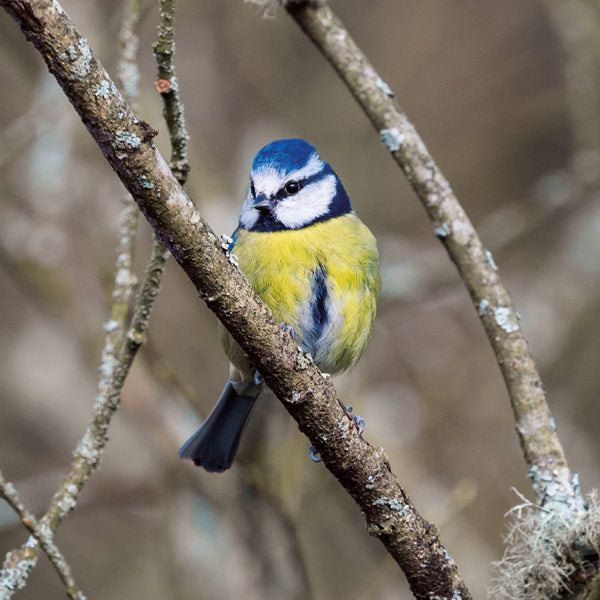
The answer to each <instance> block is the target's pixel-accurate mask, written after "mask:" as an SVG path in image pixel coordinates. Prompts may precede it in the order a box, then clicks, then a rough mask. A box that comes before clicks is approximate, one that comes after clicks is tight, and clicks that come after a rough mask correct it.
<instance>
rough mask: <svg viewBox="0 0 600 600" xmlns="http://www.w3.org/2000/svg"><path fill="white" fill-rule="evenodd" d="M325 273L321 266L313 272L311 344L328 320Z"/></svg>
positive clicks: (319, 334)
mask: <svg viewBox="0 0 600 600" xmlns="http://www.w3.org/2000/svg"><path fill="white" fill-rule="evenodd" d="M326 282H327V272H326V271H325V267H324V266H323V265H322V264H319V266H318V268H317V269H315V271H314V272H313V280H312V301H311V307H310V309H311V316H312V323H313V324H312V328H311V332H310V338H311V341H312V342H313V343H316V341H317V340H318V339H319V337H320V336H321V334H322V333H323V329H324V328H325V325H326V324H327V321H328V320H329V313H328V311H327V294H328V292H327V283H326Z"/></svg>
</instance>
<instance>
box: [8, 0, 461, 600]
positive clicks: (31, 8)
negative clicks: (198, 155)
mask: <svg viewBox="0 0 600 600" xmlns="http://www.w3.org/2000/svg"><path fill="white" fill-rule="evenodd" d="M0 6H2V7H3V8H5V10H7V12H8V13H9V14H10V15H11V16H13V18H14V19H15V20H16V21H17V23H18V24H19V26H20V28H21V30H22V31H23V33H24V34H25V36H26V38H27V39H28V40H29V41H31V42H32V43H33V44H34V46H35V47H36V48H37V49H38V51H39V52H40V53H41V55H42V57H43V58H44V60H45V61H46V63H47V65H48V68H49V70H50V72H51V73H52V74H53V75H54V76H55V77H56V79H57V81H58V82H59V84H60V85H61V87H62V88H63V90H64V92H65V94H66V95H67V97H68V98H69V100H70V101H71V103H72V104H73V106H74V108H75V109H76V110H77V112H78V113H79V115H80V117H81V119H82V121H83V122H84V124H85V126H86V127H87V129H88V131H89V132H90V134H91V135H92V136H93V137H94V139H95V140H96V142H97V143H98V145H99V146H100V149H101V150H102V152H103V154H104V156H105V158H106V159H107V160H108V162H109V164H110V165H111V166H112V168H113V169H114V170H115V172H116V173H117V174H118V176H119V177H120V178H121V180H122V182H123V184H124V185H125V186H126V188H127V189H128V190H129V191H130V192H131V194H132V195H133V196H134V198H135V200H136V202H137V203H138V205H139V207H140V209H141V210H142V212H143V213H144V215H145V216H146V218H147V219H148V221H149V222H150V224H151V225H152V227H153V228H154V230H155V232H156V233H157V235H158V237H159V238H160V239H161V240H162V241H163V242H164V243H165V244H166V245H167V247H168V248H169V250H170V251H171V253H172V254H173V256H174V257H175V259H176V260H177V262H178V263H179V264H180V265H181V267H182V268H183V269H184V270H185V272H186V273H187V275H188V276H189V278H190V279H191V281H192V282H193V284H194V285H195V287H196V289H197V291H198V293H199V294H200V296H201V298H202V299H203V300H204V301H205V302H206V303H207V305H208V306H209V308H210V309H211V310H212V311H213V312H214V313H215V314H216V315H217V316H218V317H219V319H221V321H222V322H223V323H224V324H225V326H226V327H227V328H228V330H229V331H230V332H231V334H232V335H233V337H234V338H235V339H236V341H237V342H238V343H239V344H240V345H241V346H242V348H243V349H244V350H245V351H246V352H247V353H248V355H249V356H250V358H251V360H252V362H253V364H254V365H255V366H256V368H257V369H258V370H259V371H260V372H261V374H262V375H263V377H264V379H265V381H266V383H267V384H268V385H269V387H270V388H271V389H272V390H273V391H274V392H275V394H276V395H277V397H278V398H279V399H280V400H281V401H282V403H283V404H284V406H285V408H286V409H287V410H288V412H289V413H290V414H291V415H292V416H293V417H294V419H295V420H296V421H297V422H298V425H299V427H300V429H301V431H303V432H304V433H305V434H306V435H307V436H308V437H309V438H310V440H311V442H312V443H313V445H314V446H315V448H316V449H317V451H318V452H319V453H320V455H321V456H322V458H323V460H324V463H325V465H326V466H327V468H328V469H329V470H330V471H331V472H332V473H333V474H334V475H335V476H336V477H337V478H338V480H339V481H340V483H341V484H342V485H343V486H344V487H345V488H346V490H347V491H348V492H349V493H350V494H351V495H352V497H353V498H354V499H355V501H356V502H357V503H358V504H359V506H360V508H361V509H362V511H363V513H364V515H365V518H366V520H367V524H368V527H369V531H370V532H371V533H372V534H373V535H376V536H377V537H378V538H379V539H380V540H381V541H382V543H383V544H384V545H385V547H386V549H387V550H388V552H390V554H391V555H392V556H393V557H394V559H395V560H396V561H397V562H398V564H399V565H400V566H401V567H402V569H403V570H404V572H405V573H406V576H407V578H408V580H409V583H410V585H411V589H412V590H413V593H414V594H415V596H416V597H417V598H423V599H425V598H432V597H437V598H448V599H450V598H453V597H454V598H457V597H461V598H463V599H465V600H466V599H468V598H470V597H471V596H470V594H469V592H468V590H467V589H466V587H465V585H464V583H463V582H462V580H461V578H460V576H459V574H458V571H457V568H456V565H455V563H454V561H453V560H452V559H451V558H450V556H449V555H448V553H447V551H446V550H445V548H444V547H443V546H442V545H441V543H440V542H439V539H438V532H437V530H436V528H435V527H433V526H431V525H430V524H429V523H427V522H426V521H425V520H423V519H422V517H421V516H420V515H419V514H418V512H417V511H416V509H415V507H414V506H413V504H412V502H411V501H410V499H409V498H408V496H407V495H406V493H405V492H404V490H403V489H402V488H401V487H400V485H399V484H398V481H397V480H396V477H395V476H394V474H393V473H392V472H391V470H390V467H389V463H388V462H387V459H386V457H385V453H384V451H383V450H382V449H381V448H376V447H373V446H371V445H370V444H369V443H368V442H367V441H366V440H364V439H363V438H362V437H361V436H360V435H359V434H358V430H357V428H356V426H355V424H354V422H353V421H352V419H351V418H350V416H349V414H348V413H347V411H346V410H345V409H344V407H343V405H342V404H341V403H340V402H339V401H338V400H337V397H336V395H335V391H334V389H333V386H332V385H331V382H330V381H328V380H327V379H326V378H324V377H323V376H322V375H321V373H320V372H319V370H318V369H317V368H316V367H315V365H314V364H313V363H312V361H311V360H310V356H309V355H306V354H304V353H303V352H302V351H301V350H300V349H299V348H298V347H297V346H296V345H295V344H294V343H293V342H292V340H291V338H290V336H289V335H288V334H287V333H285V332H284V331H283V330H282V329H281V328H280V326H279V324H278V322H277V321H276V320H275V319H274V317H273V315H272V314H271V312H270V310H269V309H268V308H267V307H266V306H265V305H264V303H262V302H261V301H260V299H259V298H258V296H257V295H256V294H255V293H254V292H253V291H252V289H251V288H250V286H249V285H248V282H247V281H246V279H245V277H244V276H243V274H242V273H241V272H240V271H239V270H238V269H237V268H236V267H235V266H233V265H232V264H230V262H229V259H228V257H227V256H225V254H224V252H223V249H222V247H221V244H220V241H219V239H218V238H217V237H216V236H215V234H214V233H213V232H212V231H211V229H210V228H209V226H208V225H207V224H206V222H205V221H204V220H203V219H202V217H201V216H200V214H199V213H198V212H197V211H196V210H195V209H194V206H193V204H192V202H191V200H190V199H189V198H188V196H187V194H186V193H185V192H184V190H183V189H182V188H181V186H180V185H179V183H178V182H177V181H176V179H175V178H174V177H173V175H172V174H171V172H170V170H169V168H168V166H167V164H166V162H165V160H164V159H163V157H162V156H161V154H160V153H159V152H158V150H157V148H156V146H155V145H154V143H153V142H152V138H153V136H154V135H155V132H154V130H153V129H152V128H151V127H150V126H149V125H148V124H147V123H144V122H143V121H140V120H139V119H138V118H137V117H136V116H135V114H134V113H133V111H132V110H131V108H130V107H129V106H128V105H127V103H126V102H125V100H124V99H123V97H122V96H121V94H120V93H119V91H118V90H117V89H116V87H115V86H114V84H113V83H112V81H111V79H110V77H109V76H108V74H107V73H106V71H105V70H104V68H103V67H102V66H101V65H100V63H99V62H98V61H97V60H96V59H95V58H94V56H93V55H92V52H91V50H90V48H89V45H88V43H87V41H86V40H85V39H84V38H83V37H82V36H81V34H80V33H79V32H78V31H77V30H76V28H75V27H74V25H73V24H72V23H71V21H70V20H69V18H68V17H67V15H66V14H65V13H64V11H63V10H62V8H61V7H60V5H59V4H58V2H57V0H30V1H26V0H18V1H17V0H0Z"/></svg>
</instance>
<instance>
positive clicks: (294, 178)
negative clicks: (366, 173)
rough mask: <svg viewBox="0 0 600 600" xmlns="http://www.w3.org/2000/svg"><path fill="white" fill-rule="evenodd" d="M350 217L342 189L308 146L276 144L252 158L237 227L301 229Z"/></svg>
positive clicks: (293, 142)
mask: <svg viewBox="0 0 600 600" xmlns="http://www.w3.org/2000/svg"><path fill="white" fill-rule="evenodd" d="M351 211H352V205H351V203H350V199H349V198H348V195H347V194H346V191H345V190H344V186H343V185H342V183H341V181H340V180H339V178H338V177H337V175H336V174H335V172H334V171H333V169H332V168H331V167H330V166H329V164H328V163H326V162H325V161H323V160H322V159H321V158H320V157H319V155H318V154H317V150H316V148H315V147H314V146H313V145H312V144H309V143H308V142H306V141H304V140H302V139H299V138H293V139H284V140H276V141H274V142H271V143H270V144H267V145H266V146H265V147H264V148H262V149H261V150H259V152H258V153H257V155H256V157H255V158H254V161H253V163H252V171H251V173H250V186H249V188H248V194H247V196H246V200H245V201H244V204H243V206H242V212H241V214H240V227H242V228H243V229H249V230H252V231H280V230H284V229H300V228H302V227H307V226H309V225H312V224H313V223H317V222H321V221H326V220H328V219H331V218H333V217H338V216H341V215H343V214H346V213H348V212H351Z"/></svg>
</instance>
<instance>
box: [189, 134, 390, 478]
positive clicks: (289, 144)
mask: <svg viewBox="0 0 600 600" xmlns="http://www.w3.org/2000/svg"><path fill="white" fill-rule="evenodd" d="M232 240H233V241H232V242H231V244H230V246H229V251H230V252H232V253H234V254H235V255H236V256H237V259H238V262H239V267H240V269H241V270H242V272H243V273H244V275H245V276H246V278H247V279H248V282H249V283H250V285H251V286H252V288H253V289H254V290H255V291H256V292H257V294H258V295H259V296H260V297H261V299H262V300H263V301H264V302H265V303H266V304H267V305H268V306H269V308H270V309H271V311H272V312H273V314H274V315H275V317H276V318H277V319H278V321H280V322H281V324H282V327H284V328H285V329H286V330H287V331H288V332H290V334H291V335H292V336H293V337H294V339H296V341H297V343H298V345H299V347H300V349H302V350H303V351H304V352H309V353H310V355H311V357H312V359H313V361H314V362H315V364H316V365H317V366H318V367H319V369H321V371H322V372H324V373H327V374H329V375H335V374H338V373H341V372H342V371H346V370H348V369H350V368H351V367H353V366H354V365H355V364H356V362H357V361H358V359H359V358H360V356H361V355H362V354H363V352H364V350H365V348H366V346H367V343H368V341H369V338H370V337H371V332H372V329H373V322H374V319H375V313H376V308H377V300H378V298H379V292H380V289H381V276H380V272H379V252H378V249H377V243H376V240H375V237H374V236H373V234H372V233H371V231H370V230H369V229H368V227H367V226H366V225H365V224H364V223H363V222H362V221H361V220H360V219H359V218H358V216H357V215H356V213H355V212H354V209H353V207H352V204H351V202H350V198H349V197H348V194H347V193H346V190H345V189H344V186H343V185H342V182H341V181H340V179H339V177H338V176H337V175H336V174H335V172H334V170H333V169H332V167H331V166H330V165H329V163H327V162H325V161H324V160H323V159H322V158H321V157H320V156H319V154H318V153H317V150H316V148H315V146H313V145H312V144H310V143H309V142H307V141H305V140H303V139H300V138H292V139H281V140H275V141H273V142H271V143H269V144H267V145H266V146H264V147H263V148H262V149H261V150H259V151H258V153H257V154H256V156H255V158H254V160H253V162H252V168H251V172H250V182H249V184H248V189H247V193H246V198H245V200H244V201H243V203H242V208H241V212H240V216H239V224H238V227H237V228H236V230H235V232H234V233H233V236H232ZM219 326H220V330H219V338H220V341H221V345H222V346H223V349H224V350H225V353H226V355H227V356H228V358H229V360H230V363H231V364H230V369H229V379H228V381H227V384H226V385H225V389H224V390H223V393H222V394H221V397H220V399H219V400H218V402H217V404H216V405H215V407H214V409H213V410H212V412H211V413H210V415H209V416H208V417H207V419H206V420H205V421H204V422H203V423H202V425H201V426H200V428H199V429H198V431H197V432H196V433H194V435H193V436H192V437H191V438H190V439H189V440H188V441H187V442H186V443H185V444H184V445H183V446H182V447H181V449H180V450H179V456H180V457H181V458H186V459H192V460H193V461H194V463H195V464H196V465H198V466H202V467H203V468H204V469H205V470H207V471H209V472H223V471H225V470H226V469H228V468H230V467H231V465H232V463H233V459H234V457H235V454H236V452H237V449H238V446H239V442H240V438H241V436H242V432H243V430H244V427H245V425H246V422H247V421H248V417H249V415H250V412H251V410H252V408H253V406H254V404H255V402H256V399H257V398H258V396H259V394H260V393H261V391H262V389H263V387H264V384H263V382H262V379H261V378H260V375H259V374H258V372H257V371H256V370H255V369H254V368H253V366H252V364H251V362H250V360H249V358H248V356H247V355H246V354H245V353H244V351H243V350H242V348H241V347H240V346H239V345H238V344H237V342H236V341H235V340H234V339H233V338H232V337H231V335H230V334H229V333H228V332H227V330H226V329H225V328H224V327H223V326H222V325H221V324H219Z"/></svg>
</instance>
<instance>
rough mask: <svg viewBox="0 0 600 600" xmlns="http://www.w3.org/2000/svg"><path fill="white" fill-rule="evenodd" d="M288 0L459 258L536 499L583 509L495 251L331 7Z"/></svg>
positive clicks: (442, 238) (291, 11)
mask: <svg viewBox="0 0 600 600" xmlns="http://www.w3.org/2000/svg"><path fill="white" fill-rule="evenodd" d="M314 4H316V5H314ZM286 8H287V11H288V12H289V14H290V15H291V16H292V17H293V18H294V19H295V20H296V22H297V23H298V25H300V27H301V28H302V29H303V31H304V32H305V33H306V35H307V36H308V37H309V38H310V39H311V40H312V41H313V42H314V44H315V45H316V46H317V48H318V49H319V51H320V52H321V53H322V54H323V55H324V57H325V58H326V59H327V60H328V61H329V63H330V64H331V65H332V67H333V68H334V69H335V70H336V72H337V74H338V75H339V76H340V78H341V79H342V81H343V82H344V83H345V84H346V86H347V87H348V89H349V90H350V92H351V93H352V95H353V96H354V98H355V99H356V101H357V102H358V103H359V104H360V106H361V108H362V109H363V111H364V112H365V114H366V115H367V116H368V117H369V119H370V120H371V122H372V123H373V126H374V127H375V128H376V129H377V131H379V134H380V135H381V139H382V141H383V143H384V144H385V145H386V146H387V148H388V149H389V150H390V152H391V153H392V156H393V158H394V159H395V161H396V162H397V163H398V166H399V167H400V168H401V169H402V170H403V172H404V174H405V175H406V177H407V179H408V181H409V183H410V184H411V186H412V187H413V189H414V191H415V193H416V194H417V196H418V197H419V199H420V200H421V202H422V204H423V207H424V208H425V211H426V212H427V215H428V217H429V218H430V219H431V221H432V223H433V231H434V233H435V235H436V236H437V237H438V238H439V239H440V241H441V242H442V244H443V245H444V247H445V248H446V251H447V252H448V254H449V256H450V258H451V260H452V261H453V262H454V264H455V265H456V267H457V269H458V272H459V273H460V276H461V277H462V279H463V281H464V283H465V286H466V287H467V290H468V291H469V294H470V295H471V299H472V301H473V304H474V306H475V308H476V310H477V312H478V314H479V316H480V318H481V323H482V325H483V327H484V329H485V332H486V334H487V336H488V339H489V341H490V344H491V345H492V348H493V350H494V353H495V354H496V359H497V361H498V364H499V366H500V370H501V372H502V376H503V377H504V381H505V383H506V387H507V389H508V394H509V397H510V402H511V406H512V409H513V413H514V417H515V421H516V424H517V434H518V436H519V441H520V443H521V447H522V448H523V452H524V455H525V460H526V462H527V464H528V466H529V474H530V477H531V479H532V481H533V488H534V491H535V493H536V495H537V498H538V502H539V503H540V504H542V503H544V504H546V505H547V504H548V503H556V504H555V506H556V508H557V510H559V511H562V510H564V509H565V508H567V509H572V510H575V511H581V510H583V506H584V503H583V498H582V496H581V492H580V490H579V487H578V485H577V477H576V475H575V476H572V475H571V473H570V471H569V467H568V464H567V459H566V457H565V454H564V451H563V448H562V446H561V444H560V441H559V439H558V435H557V433H556V431H555V425H554V420H553V419H552V417H551V415H550V410H549V408H548V404H547V402H546V394H545V392H544V389H543V387H542V382H541V379H540V375H539V373H538V370H537V366H536V364H535V361H534V359H533V356H532V354H531V350H530V348H529V345H528V343H527V340H526V339H525V336H524V334H523V330H522V329H521V326H520V324H519V322H518V320H519V317H518V315H517V313H516V312H515V310H514V308H513V305H512V301H511V299H510V296H509V294H508V291H507V290H506V288H505V287H504V285H503V283H502V281H501V279H500V275H499V273H498V268H497V266H496V264H495V262H494V260H493V258H492V255H491V253H490V251H489V250H487V249H486V248H485V247H484V246H483V244H482V242H481V240H480V239H479V236H478V235H477V232H476V231H475V228H474V227H473V224H472V223H471V221H470V220H469V218H468V216H467V215H466V214H465V212H464V210H463V208H462V207H461V205H460V204H459V202H458V200H457V198H456V196H455V195H454V192H453V191H452V189H451V187H450V184H449V183H448V181H447V180H446V178H445V177H444V175H443V174H442V172H441V171H440V169H439V167H438V166H437V165H436V163H435V162H434V160H433V157H432V156H431V155H430V153H429V151H428V150H427V148H426V147H425V144H424V143H423V140H422V139H421V138H420V136H419V134H418V133H417V131H416V130H415V128H414V126H413V125H412V123H411V122H410V121H409V120H408V117H407V116H406V115H405V114H404V113H403V112H402V110H401V109H400V108H399V107H398V105H397V103H396V102H395V101H394V95H393V92H392V91H391V89H390V88H389V86H388V85H387V84H386V83H385V81H383V79H382V78H381V77H380V76H379V75H378V74H377V73H376V72H375V69H374V68H373V66H372V65H371V63H370V62H369V60H368V59H367V57H366V56H365V55H364V53H363V52H362V51H361V50H360V48H359V47H358V46H357V45H356V43H355V42H354V40H353V39H352V38H351V37H350V34H349V33H348V31H347V30H346V29H345V28H344V26H343V24H342V23H341V22H340V20H339V19H338V18H337V17H336V16H335V14H334V13H333V11H332V10H331V9H330V8H329V7H328V6H327V5H325V4H323V3H312V4H311V3H307V2H293V3H292V2H290V3H288V4H287V5H286ZM565 505H566V506H565Z"/></svg>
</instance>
